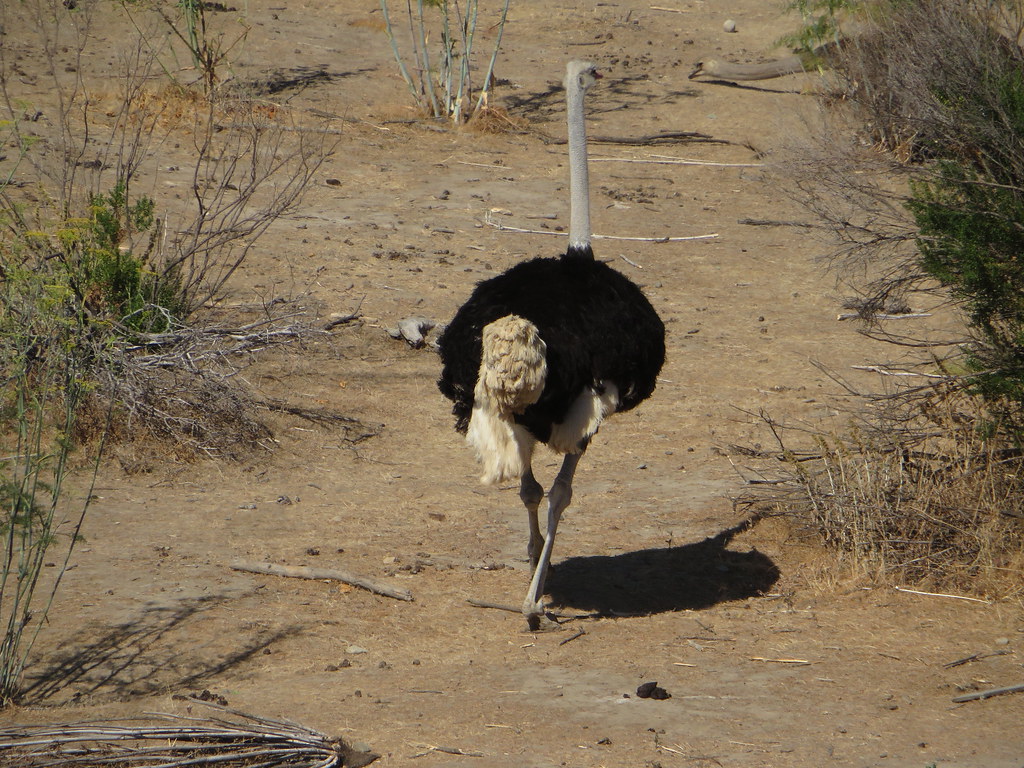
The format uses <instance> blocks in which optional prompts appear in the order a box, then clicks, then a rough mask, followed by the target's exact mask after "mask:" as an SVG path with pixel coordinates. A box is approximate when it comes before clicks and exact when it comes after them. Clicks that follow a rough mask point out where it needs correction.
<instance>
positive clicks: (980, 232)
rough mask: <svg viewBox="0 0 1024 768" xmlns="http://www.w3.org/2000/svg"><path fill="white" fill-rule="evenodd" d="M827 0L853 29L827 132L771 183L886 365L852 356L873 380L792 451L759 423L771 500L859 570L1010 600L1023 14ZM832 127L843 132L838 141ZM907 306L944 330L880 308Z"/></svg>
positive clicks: (1017, 418)
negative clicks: (836, 421) (920, 326)
mask: <svg viewBox="0 0 1024 768" xmlns="http://www.w3.org/2000/svg"><path fill="white" fill-rule="evenodd" d="M825 5H829V7H830V8H831V6H832V5H834V4H827V3H826V4H825ZM842 9H843V10H844V12H849V11H852V12H854V13H855V15H857V16H858V23H857V25H856V27H851V28H855V29H856V32H855V33H853V34H851V35H850V36H849V37H848V38H845V39H843V44H842V45H841V46H839V49H838V50H839V54H838V60H837V62H836V67H837V69H836V73H837V74H836V76H837V79H838V84H837V89H838V90H839V91H840V92H841V93H843V94H844V95H845V99H840V100H836V99H835V97H834V93H833V94H830V95H829V100H828V104H827V109H828V110H829V112H830V114H831V115H832V116H833V117H839V118H840V120H841V121H842V123H843V125H844V128H843V129H841V130H840V131H837V132H836V133H834V134H831V135H829V136H827V137H825V140H824V141H823V142H822V147H821V148H820V149H818V150H816V151H813V150H812V151H807V152H805V153H804V155H803V157H802V158H801V159H800V161H799V162H797V163H794V164H793V165H792V167H790V168H789V169H788V179H787V182H788V184H789V186H790V188H791V189H792V190H793V191H794V193H795V194H796V196H797V197H798V198H799V199H800V200H801V201H803V202H804V203H805V204H806V205H807V206H808V207H809V208H810V209H811V210H812V211H813V212H814V213H816V214H817V215H818V216H819V218H820V220H821V221H822V222H823V223H824V224H825V225H826V226H825V229H826V230H827V231H828V232H829V233H830V234H831V235H832V238H833V239H832V243H833V246H834V250H833V253H832V256H831V259H832V265H833V266H834V267H835V268H836V269H837V271H838V274H839V275H840V276H841V278H842V280H844V281H845V283H846V284H847V285H848V286H849V287H850V288H852V289H853V291H854V292H855V293H856V294H857V296H856V298H855V299H851V304H853V305H855V306H856V308H857V314H858V315H859V316H860V317H861V318H862V319H864V320H865V321H866V324H865V327H864V330H863V332H864V333H865V334H867V335H869V336H871V337H873V338H876V339H878V340H880V341H884V342H887V343H888V344H891V345H893V347H891V348H892V349H895V350H897V355H896V359H897V360H898V362H893V363H886V364H881V365H876V366H868V367H871V368H874V369H875V370H877V371H878V372H879V374H880V376H879V381H880V382H882V383H883V384H882V387H881V388H882V389H883V390H884V391H883V392H882V393H881V394H879V393H863V392H852V394H853V395H854V396H855V398H856V399H857V402H858V404H859V406H858V408H857V409H855V411H856V416H855V417H853V418H852V419H851V423H852V424H855V426H851V427H850V428H849V429H848V430H846V431H845V432H843V433H842V434H838V435H820V434H819V435H815V436H813V443H814V445H813V446H812V445H807V444H803V445H801V449H800V452H797V451H796V450H795V449H790V447H789V445H788V443H791V442H792V440H793V435H791V434H786V433H785V431H784V430H782V429H781V428H780V427H777V426H775V433H776V437H777V438H778V440H779V444H780V447H781V449H782V451H781V455H782V457H783V458H784V459H785V461H786V462H787V466H788V467H789V472H788V475H787V480H788V481H789V482H790V484H791V485H792V487H795V488H797V489H798V493H797V494H796V495H794V496H792V497H788V498H787V499H786V506H787V507H788V508H789V509H790V510H793V509H796V510H798V511H799V512H800V513H801V514H802V516H803V517H804V518H805V519H806V520H808V521H810V522H811V523H812V524H813V526H814V527H815V528H816V529H817V530H818V531H819V532H820V534H821V536H822V538H823V539H824V541H825V542H826V543H827V544H828V545H830V546H832V547H834V548H836V549H837V550H839V551H840V552H842V553H844V555H845V556H847V558H848V560H849V561H850V563H851V565H852V567H853V568H854V570H855V571H857V572H860V573H862V574H870V575H871V576H872V577H874V578H879V579H884V580H887V581H897V582H904V583H905V582H913V583H917V584H924V585H928V586H932V587H937V588H943V587H945V588H956V589H959V590H963V591H966V592H969V593H975V594H982V595H987V596H1007V595H1016V596H1019V595H1020V594H1021V590H1022V588H1021V584H1022V583H1024V581H1022V578H1021V577H1022V575H1024V486H1022V484H1021V477H1022V474H1021V473H1022V471H1024V363H1022V360H1024V352H1022V349H1024V346H1022V343H1021V342H1022V339H1024V302H1022V301H1021V298H1020V297H1021V296H1022V295H1024V290H1022V289H1024V263H1022V262H1021V261H1020V253H1021V252H1022V251H1024V235H1022V234H1021V233H1022V232H1024V228H1022V225H1024V160H1022V158H1024V77H1022V75H1021V71H1022V69H1021V65H1022V63H1024V52H1022V50H1021V46H1020V41H1021V36H1022V31H1024V16H1022V15H1021V8H1020V6H1019V4H1013V3H1001V2H997V3H988V2H976V0H927V1H926V2H921V3H910V4H906V3H896V2H893V3H888V2H882V3H870V4H851V3H843V4H842ZM832 10H835V9H834V8H833V9H832ZM832 28H837V27H835V26H834V25H833V27H832ZM850 125H855V126H858V128H859V130H858V131H857V141H855V142H850V141H849V140H848V139H847V140H844V139H842V138H839V137H841V136H843V135H848V133H844V131H845V130H846V129H847V128H848V127H849V126H850ZM837 243H838V245H836V244H837ZM922 305H923V306H924V307H925V308H926V310H928V311H937V312H941V313H943V315H944V316H946V317H951V318H953V321H952V323H951V324H949V325H947V326H946V327H945V328H944V329H939V330H936V329H934V328H933V329H932V330H930V331H922V332H920V333H918V334H915V333H913V332H909V333H908V332H906V330H905V329H906V328H907V327H908V326H907V325H903V326H900V327H897V326H894V325H893V324H892V323H891V322H889V321H890V320H891V318H888V317H883V316H884V315H887V314H889V313H890V312H891V309H890V308H892V307H898V308H899V310H900V311H899V313H906V310H907V309H909V308H910V307H913V306H918V307H920V306H922ZM957 323H959V325H958V324H957ZM802 442H804V443H806V441H802Z"/></svg>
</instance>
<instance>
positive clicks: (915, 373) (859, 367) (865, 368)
mask: <svg viewBox="0 0 1024 768" xmlns="http://www.w3.org/2000/svg"><path fill="white" fill-rule="evenodd" d="M850 367H851V368H853V369H854V370H855V371H871V372H873V373H879V374H881V375H882V376H920V377H922V378H925V379H943V380H948V379H949V378H950V376H948V375H947V374H944V373H919V372H918V371H893V370H891V369H889V368H883V367H882V366H880V365H851V366H850Z"/></svg>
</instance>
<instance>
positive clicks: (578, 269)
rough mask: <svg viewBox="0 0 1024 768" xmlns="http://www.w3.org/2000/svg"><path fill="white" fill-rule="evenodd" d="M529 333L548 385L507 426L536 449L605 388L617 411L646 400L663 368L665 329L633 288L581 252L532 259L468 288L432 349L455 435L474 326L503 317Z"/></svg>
mask: <svg viewBox="0 0 1024 768" xmlns="http://www.w3.org/2000/svg"><path fill="white" fill-rule="evenodd" d="M510 314H514V315H519V316H520V317H523V318H525V319H527V320H529V321H530V322H532V323H533V324H534V325H536V326H537V329H538V331H539V332H540V336H541V338H542V339H543V340H544V341H545V343H546V344H547V347H548V348H547V360H548V377H547V382H546V384H545V387H544V391H543V393H542V394H541V397H540V400H539V401H538V402H537V403H535V404H534V405H531V406H530V407H528V408H527V409H526V410H525V411H524V412H523V413H522V414H517V415H516V416H515V420H516V422H518V423H519V424H522V425H523V426H525V427H526V428H527V429H528V430H529V431H530V433H531V434H532V435H533V436H534V437H536V438H537V439H538V440H539V441H541V442H547V441H548V439H549V438H550V436H551V427H552V425H553V424H558V423H562V421H563V420H564V418H565V415H566V413H567V412H568V410H569V408H570V406H571V405H572V404H573V403H574V402H575V401H576V399H577V398H578V397H579V396H580V395H581V394H582V393H583V392H584V390H585V389H586V388H587V387H592V388H594V389H595V390H597V391H598V392H600V391H601V388H602V387H603V386H604V383H605V382H611V383H613V384H615V386H616V387H617V388H618V390H619V405H618V408H617V409H616V410H617V411H628V410H630V409H631V408H633V407H635V406H636V405H637V404H639V403H640V402H641V401H642V400H644V399H645V398H647V397H649V396H650V395H651V393H652V392H653V391H654V387H655V382H656V380H657V376H658V373H659V372H660V371H661V366H662V364H663V363H664V360H665V326H664V324H663V323H662V321H661V318H659V317H658V313H657V312H656V311H655V310H654V307H652V306H651V303H650V301H648V299H647V297H646V296H644V294H643V292H642V291H641V290H640V288H638V287H637V286H636V284H635V283H633V281H631V280H630V279H629V278H627V277H626V276H625V275H623V274H622V273H621V272H618V271H617V270H615V269H613V268H612V267H610V266H608V265H607V264H605V263H604V262H601V261H597V260H595V259H594V256H593V253H592V252H591V250H590V249H589V248H585V249H580V250H577V249H570V250H569V251H568V252H566V254H565V255H563V256H561V257H558V258H536V259H532V260H530V261H525V262H521V263H519V264H517V265H515V266H514V267H512V268H511V269H509V270H508V271H506V272H504V273H502V274H500V275H498V276H497V277H492V278H491V279H489V280H485V281H483V282H481V283H480V284H478V285H477V287H476V289H475V290H474V291H473V294H472V295H471V296H470V297H469V299H468V300H467V301H466V303H465V304H463V305H462V307H461V308H460V309H459V311H458V312H457V313H456V315H455V318H454V319H453V320H452V322H451V323H450V324H449V325H448V327H447V328H446V329H445V331H444V333H443V334H442V335H441V338H440V340H439V342H438V345H439V348H440V353H441V361H442V363H443V369H442V372H441V378H440V380H439V381H438V387H439V388H440V390H441V392H442V394H444V395H445V397H447V398H448V399H450V400H451V401H452V402H453V406H452V412H453V413H454V414H455V422H456V423H455V426H456V429H458V430H459V431H460V432H463V433H465V431H466V428H467V426H468V424H469V417H470V413H471V411H472V408H473V389H474V387H475V385H476V379H477V375H478V373H479V370H480V357H481V334H482V332H483V328H484V326H486V325H487V324H488V323H491V322H493V321H494V320H497V319H498V318H500V317H504V316H505V315H510Z"/></svg>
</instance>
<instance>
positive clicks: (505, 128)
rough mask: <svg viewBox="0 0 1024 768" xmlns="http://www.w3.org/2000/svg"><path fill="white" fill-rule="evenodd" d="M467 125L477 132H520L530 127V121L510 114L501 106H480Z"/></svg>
mask: <svg viewBox="0 0 1024 768" xmlns="http://www.w3.org/2000/svg"><path fill="white" fill-rule="evenodd" d="M468 125H469V128H470V129H471V130H474V131H477V132H478V133H495V134H500V133H522V132H523V131H525V130H527V129H528V128H529V127H530V122H529V120H526V119H525V118H522V117H514V116H512V115H510V114H509V113H508V111H507V110H505V109H503V108H501V107H481V108H480V109H478V110H477V111H476V112H474V113H473V116H472V117H471V118H470V119H469V123H468Z"/></svg>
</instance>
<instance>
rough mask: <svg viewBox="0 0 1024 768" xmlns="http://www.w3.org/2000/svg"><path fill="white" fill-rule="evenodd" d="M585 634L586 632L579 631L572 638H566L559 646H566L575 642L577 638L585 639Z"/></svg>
mask: <svg viewBox="0 0 1024 768" xmlns="http://www.w3.org/2000/svg"><path fill="white" fill-rule="evenodd" d="M585 634H587V633H586V632H585V631H584V630H582V629H580V630H577V632H576V634H575V635H572V636H571V637H567V638H565V640H562V641H560V642H559V643H558V644H559V645H565V644H566V643H571V642H572V641H573V640H576V639H577V638H580V637H583V636H584V635H585Z"/></svg>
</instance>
